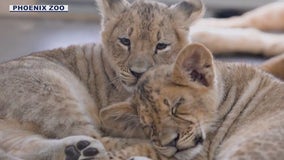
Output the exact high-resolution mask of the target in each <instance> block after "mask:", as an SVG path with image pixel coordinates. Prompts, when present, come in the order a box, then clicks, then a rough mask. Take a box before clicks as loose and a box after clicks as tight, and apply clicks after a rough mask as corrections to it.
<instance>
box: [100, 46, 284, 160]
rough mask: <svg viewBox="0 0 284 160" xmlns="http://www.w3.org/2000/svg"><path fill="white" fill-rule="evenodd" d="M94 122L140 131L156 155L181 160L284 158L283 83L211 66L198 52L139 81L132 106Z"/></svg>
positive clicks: (190, 49) (186, 52) (236, 67)
mask: <svg viewBox="0 0 284 160" xmlns="http://www.w3.org/2000/svg"><path fill="white" fill-rule="evenodd" d="M109 110H112V113H114V112H115V113H116V117H114V115H112V117H111V118H109V116H108V113H109V112H108V111H109ZM101 117H102V118H103V121H104V123H107V124H108V125H112V126H116V127H125V129H126V128H127V127H128V128H127V130H129V129H131V128H129V127H131V126H137V125H134V124H140V125H141V127H143V128H144V131H145V133H146V135H147V136H148V137H149V138H150V139H151V141H152V144H153V146H154V148H156V150H158V151H159V152H160V153H161V154H163V155H165V156H167V157H175V158H177V159H180V160H189V159H218V160H220V159H221V160H222V159H230V160H232V159H269V160H270V159H283V157H284V152H283V151H284V143H283V139H284V83H283V82H281V81H278V80H276V79H274V78H272V77H271V76H270V75H268V74H266V73H264V72H262V71H260V70H258V69H256V68H253V67H250V66H247V65H244V64H227V63H221V62H217V61H214V60H213V58H212V54H211V53H210V51H209V50H208V49H207V48H205V47H204V46H203V45H200V44H192V45H188V46H187V47H185V48H184V49H183V50H182V51H181V52H180V53H179V55H178V58H177V60H176V62H175V63H174V64H173V65H163V66H158V67H156V68H153V69H151V70H150V71H148V72H147V73H145V75H143V77H142V78H141V79H140V81H139V83H138V86H137V88H136V90H135V94H134V96H133V98H132V99H131V100H130V101H128V102H122V103H119V104H116V105H113V106H110V107H108V108H106V109H103V110H102V111H101ZM115 118H116V119H117V121H116V122H111V120H112V119H115Z"/></svg>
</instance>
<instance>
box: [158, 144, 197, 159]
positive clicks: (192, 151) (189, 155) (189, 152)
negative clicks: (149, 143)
mask: <svg viewBox="0 0 284 160" xmlns="http://www.w3.org/2000/svg"><path fill="white" fill-rule="evenodd" d="M153 146H154V148H155V149H156V150H158V151H159V152H160V153H161V154H162V155H164V156H166V157H175V158H176V159H178V160H191V159H193V158H194V157H195V156H196V155H198V154H199V153H200V152H201V151H202V148H203V146H202V144H198V145H196V146H194V147H191V148H188V149H186V150H178V149H177V148H175V147H161V146H156V145H153Z"/></svg>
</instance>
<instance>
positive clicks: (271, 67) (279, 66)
mask: <svg viewBox="0 0 284 160" xmlns="http://www.w3.org/2000/svg"><path fill="white" fill-rule="evenodd" d="M260 68H261V69H262V70H264V71H266V72H267V73H271V74H272V75H274V76H275V77H277V78H279V79H281V80H282V81H283V80H284V74H283V72H284V53H283V54H281V55H279V56H276V57H273V58H271V59H269V60H267V61H265V62H264V63H263V64H261V66H260Z"/></svg>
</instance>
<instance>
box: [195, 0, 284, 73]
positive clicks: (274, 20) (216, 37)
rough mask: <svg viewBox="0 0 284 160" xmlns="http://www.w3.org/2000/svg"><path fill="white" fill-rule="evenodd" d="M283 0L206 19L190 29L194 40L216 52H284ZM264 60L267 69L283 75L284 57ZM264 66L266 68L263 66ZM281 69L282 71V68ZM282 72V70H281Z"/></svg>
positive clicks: (276, 53)
mask: <svg viewBox="0 0 284 160" xmlns="http://www.w3.org/2000/svg"><path fill="white" fill-rule="evenodd" d="M283 16H284V2H282V1H278V2H274V3H270V4H267V5H264V6H262V7H259V8H256V9H254V10H251V11H248V12H246V13H244V14H243V15H241V16H235V17H231V18H222V19H221V18H203V19H201V20H200V21H198V22H197V23H196V24H195V25H194V26H193V27H192V28H191V33H190V34H191V37H192V40H193V41H195V42H200V43H203V44H204V45H205V46H206V47H208V48H209V49H210V50H211V51H212V52H213V53H214V54H231V53H236V52H241V53H245V54H254V55H265V56H268V57H272V56H277V55H280V54H283V53H284V45H283V42H284V35H283V31H284V19H283ZM277 58H279V59H280V60H275V59H274V60H272V61H269V62H268V63H266V62H265V64H264V66H265V67H264V69H265V71H267V72H269V73H272V74H273V75H275V76H276V77H279V78H281V77H284V70H283V62H282V63H279V62H281V61H283V60H281V59H283V58H282V57H281V56H279V57H277ZM261 68H263V67H261ZM281 70H282V71H281ZM279 71H280V72H279Z"/></svg>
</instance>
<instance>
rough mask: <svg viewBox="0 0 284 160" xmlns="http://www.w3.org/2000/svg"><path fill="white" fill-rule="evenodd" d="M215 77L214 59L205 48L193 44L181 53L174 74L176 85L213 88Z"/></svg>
mask: <svg viewBox="0 0 284 160" xmlns="http://www.w3.org/2000/svg"><path fill="white" fill-rule="evenodd" d="M214 76H215V73H214V65H213V57H212V54H211V52H210V51H209V50H208V49H207V48H206V47H205V46H203V45H201V44H198V43H193V44H190V45H188V46H186V47H185V48H183V49H182V50H181V51H180V53H179V54H178V57H177V59H176V62H175V64H174V68H173V73H172V79H173V82H174V83H177V84H179V85H185V86H190V87H193V88H200V87H205V88H207V87H211V86H213V84H214Z"/></svg>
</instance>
